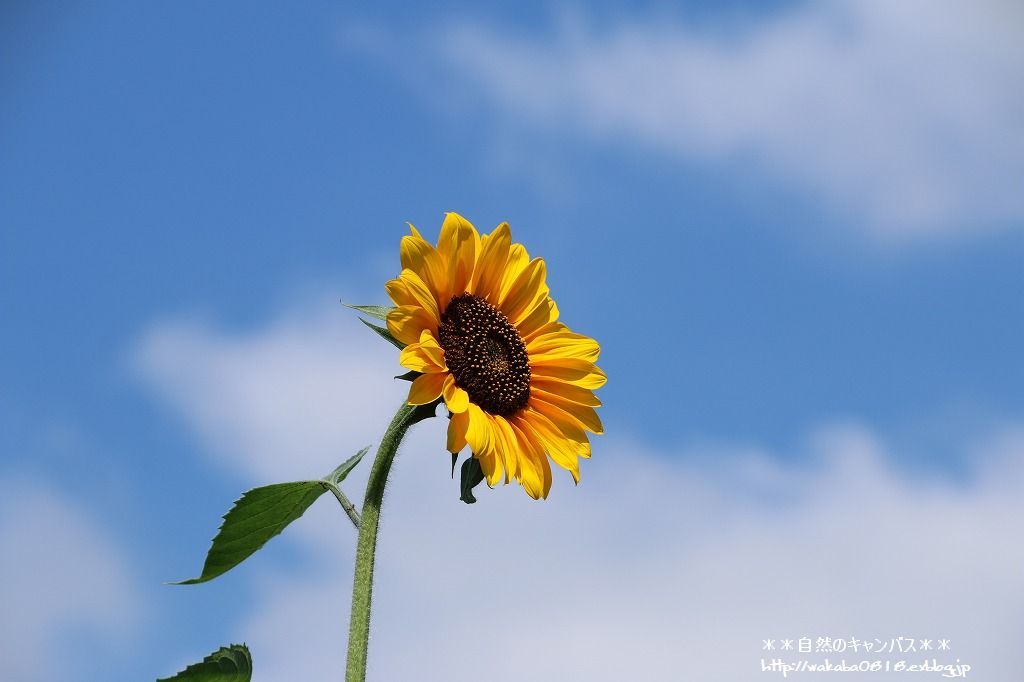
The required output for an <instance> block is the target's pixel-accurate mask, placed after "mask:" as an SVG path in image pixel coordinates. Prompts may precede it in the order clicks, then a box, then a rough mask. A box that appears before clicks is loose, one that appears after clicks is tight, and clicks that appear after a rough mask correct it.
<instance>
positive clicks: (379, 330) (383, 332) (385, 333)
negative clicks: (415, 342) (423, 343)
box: [359, 317, 405, 350]
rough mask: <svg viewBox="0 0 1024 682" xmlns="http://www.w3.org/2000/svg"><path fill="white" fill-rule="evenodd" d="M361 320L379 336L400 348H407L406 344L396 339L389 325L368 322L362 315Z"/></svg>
mask: <svg viewBox="0 0 1024 682" xmlns="http://www.w3.org/2000/svg"><path fill="white" fill-rule="evenodd" d="M359 321H360V322H362V323H363V324H365V325H366V326H367V327H369V328H370V329H372V330H373V331H374V332H375V333H376V334H377V335H378V336H380V337H381V338H382V339H384V340H385V341H387V342H388V343H390V344H391V345H393V346H394V347H395V348H397V349H398V350H404V349H405V344H404V343H402V342H401V341H399V340H398V339H396V338H395V336H394V334H392V333H391V332H390V331H389V330H388V328H387V327H381V326H380V325H376V324H374V323H373V322H367V321H366V320H364V319H363V318H361V317H360V318H359Z"/></svg>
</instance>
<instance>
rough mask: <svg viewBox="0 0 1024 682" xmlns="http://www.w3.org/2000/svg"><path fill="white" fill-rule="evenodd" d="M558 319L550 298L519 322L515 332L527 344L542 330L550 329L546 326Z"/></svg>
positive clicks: (556, 308)
mask: <svg viewBox="0 0 1024 682" xmlns="http://www.w3.org/2000/svg"><path fill="white" fill-rule="evenodd" d="M557 319H558V306H557V305H556V304H555V302H554V300H553V299H552V298H551V296H548V297H547V299H546V300H545V301H543V302H541V303H540V304H539V305H537V306H536V307H535V308H534V309H533V312H532V313H530V314H529V315H527V316H526V317H525V318H524V319H522V320H520V321H519V324H517V325H516V331H518V332H519V336H521V337H522V338H523V341H526V342H527V343H529V341H530V340H531V339H533V338H534V337H535V336H539V333H538V332H540V331H541V330H542V329H551V327H549V326H548V325H550V324H551V323H552V322H555V320H557Z"/></svg>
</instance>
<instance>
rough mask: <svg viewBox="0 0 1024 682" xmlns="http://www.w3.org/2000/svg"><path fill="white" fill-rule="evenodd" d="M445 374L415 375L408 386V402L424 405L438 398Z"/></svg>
mask: <svg viewBox="0 0 1024 682" xmlns="http://www.w3.org/2000/svg"><path fill="white" fill-rule="evenodd" d="M446 376H447V374H445V373H438V374H424V375H423V376H418V377H416V380H415V381H413V382H412V386H410V387H409V404H410V405H426V404H427V403H432V402H434V401H435V400H437V399H438V398H440V397H441V389H442V388H443V387H444V378H445V377H446Z"/></svg>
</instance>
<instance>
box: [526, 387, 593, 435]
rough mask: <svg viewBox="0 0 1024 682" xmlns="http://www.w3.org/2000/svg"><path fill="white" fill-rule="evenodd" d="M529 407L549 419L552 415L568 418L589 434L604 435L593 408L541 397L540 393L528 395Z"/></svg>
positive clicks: (554, 397)
mask: <svg viewBox="0 0 1024 682" xmlns="http://www.w3.org/2000/svg"><path fill="white" fill-rule="evenodd" d="M530 407H532V408H534V409H535V410H537V411H538V412H540V413H541V414H543V415H544V416H545V417H548V418H549V419H550V418H551V415H552V414H553V413H554V414H560V416H568V418H569V419H571V420H572V421H575V422H576V423H577V424H578V425H579V426H582V427H583V428H584V429H586V430H587V431H590V432H591V433H598V434H600V433H604V425H602V424H601V418H600V417H598V416H597V411H596V410H595V409H594V408H593V407H587V406H586V405H577V404H576V403H571V402H569V401H566V400H562V399H560V398H558V397H556V396H548V395H542V394H541V392H540V391H537V392H536V394H534V393H530Z"/></svg>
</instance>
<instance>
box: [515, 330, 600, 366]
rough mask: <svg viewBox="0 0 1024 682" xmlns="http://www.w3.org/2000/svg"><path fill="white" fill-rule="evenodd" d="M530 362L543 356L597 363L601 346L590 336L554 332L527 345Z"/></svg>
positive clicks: (536, 338)
mask: <svg viewBox="0 0 1024 682" xmlns="http://www.w3.org/2000/svg"><path fill="white" fill-rule="evenodd" d="M526 350H527V352H528V353H529V354H530V361H531V362H533V361H534V358H540V357H541V356H544V357H549V358H579V359H581V360H589V361H590V362H597V358H598V356H600V355H601V346H600V345H598V343H597V341H595V340H594V339H592V338H590V337H589V336H583V335H582V334H574V333H572V332H553V333H550V334H543V335H540V336H535V337H534V338H532V339H530V342H529V343H528V344H527V345H526Z"/></svg>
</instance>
